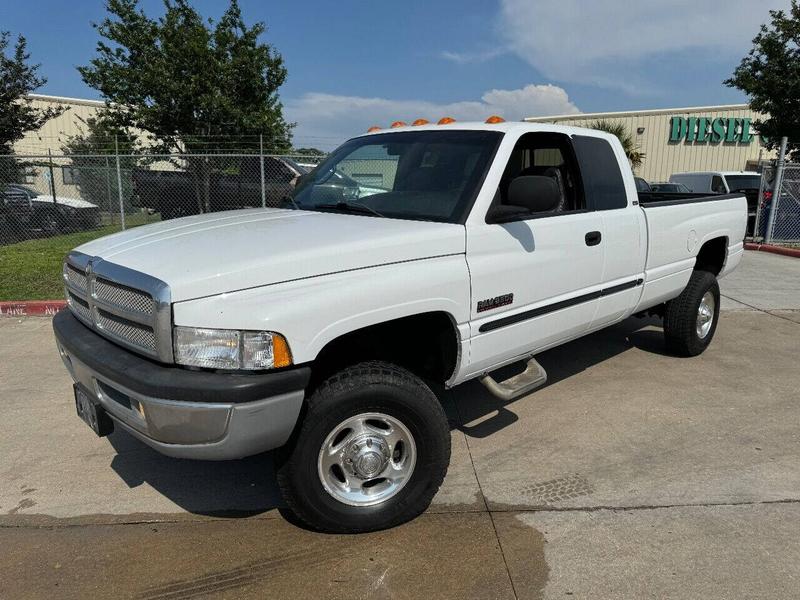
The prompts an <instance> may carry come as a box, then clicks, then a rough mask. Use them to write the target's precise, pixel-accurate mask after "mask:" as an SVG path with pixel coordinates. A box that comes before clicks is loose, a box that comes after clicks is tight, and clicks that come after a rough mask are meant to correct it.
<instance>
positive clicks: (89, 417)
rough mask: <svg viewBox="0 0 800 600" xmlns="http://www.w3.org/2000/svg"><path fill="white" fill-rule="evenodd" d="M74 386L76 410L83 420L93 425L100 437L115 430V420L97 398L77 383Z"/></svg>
mask: <svg viewBox="0 0 800 600" xmlns="http://www.w3.org/2000/svg"><path fill="white" fill-rule="evenodd" d="M72 387H73V390H74V392H75V410H76V411H77V412H78V416H79V417H80V418H81V419H82V420H83V422H84V423H86V424H87V425H88V426H89V427H91V428H92V431H94V432H95V433H96V434H97V436H98V437H105V436H107V435H108V434H110V433H111V432H112V431H114V421H112V420H111V417H109V416H108V414H107V413H106V411H105V409H103V407H102V406H101V405H100V403H99V402H98V401H97V399H95V397H94V396H93V395H92V394H91V393H90V392H88V391H87V390H86V389H85V388H84V387H83V386H81V385H78V384H77V383H76V384H74V385H73V386H72Z"/></svg>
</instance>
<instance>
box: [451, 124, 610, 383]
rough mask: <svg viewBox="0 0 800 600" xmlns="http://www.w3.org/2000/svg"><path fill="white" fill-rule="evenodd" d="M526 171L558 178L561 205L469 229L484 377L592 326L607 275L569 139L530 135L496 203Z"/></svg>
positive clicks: (475, 334) (475, 330) (594, 216)
mask: <svg viewBox="0 0 800 600" xmlns="http://www.w3.org/2000/svg"><path fill="white" fill-rule="evenodd" d="M521 175H544V176H550V177H554V178H556V179H557V180H558V184H559V187H560V189H561V193H562V195H563V201H562V202H561V203H560V205H559V206H558V207H557V209H556V210H553V211H550V212H547V213H538V214H529V215H525V216H522V217H520V218H519V220H516V221H514V222H508V223H499V224H493V223H480V224H478V225H474V226H470V227H469V229H468V232H467V263H468V265H469V270H470V276H471V280H472V304H471V322H470V330H471V344H470V366H469V369H468V371H469V372H468V374H467V376H470V375H475V374H479V373H482V372H486V371H487V370H491V369H492V368H495V367H498V366H500V365H502V364H507V363H509V362H512V361H513V360H516V359H518V358H521V357H524V356H526V355H530V354H532V353H535V352H537V351H540V350H542V349H545V348H547V347H549V346H552V345H555V344H557V343H558V342H560V341H562V340H565V339H568V338H574V337H577V336H579V335H581V334H582V333H584V332H586V331H588V329H589V327H590V325H591V323H592V320H593V318H594V315H595V311H596V310H597V303H598V298H599V295H600V292H599V290H600V285H601V281H602V273H603V260H604V256H603V252H604V248H603V244H602V234H603V224H602V220H601V218H600V216H599V215H598V213H597V212H595V211H594V210H588V209H587V208H586V202H585V198H584V194H583V186H582V182H581V179H580V173H579V170H578V168H577V160H576V158H575V153H574V150H573V148H572V142H571V140H570V138H569V137H568V136H566V135H563V134H553V133H529V134H525V135H523V136H522V137H520V139H519V141H518V142H517V145H516V147H515V148H514V151H513V152H512V154H511V157H510V159H509V163H508V165H507V167H506V170H505V173H504V175H503V178H502V179H501V183H500V186H499V189H498V190H497V194H496V196H495V201H494V202H495V203H501V204H502V203H505V202H506V201H507V190H508V185H509V183H510V181H511V180H512V179H513V178H514V177H518V176H521Z"/></svg>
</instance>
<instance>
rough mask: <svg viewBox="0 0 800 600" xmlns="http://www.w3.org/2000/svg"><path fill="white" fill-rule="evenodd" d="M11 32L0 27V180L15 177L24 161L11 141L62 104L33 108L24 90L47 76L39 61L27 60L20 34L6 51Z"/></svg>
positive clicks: (61, 109) (54, 114)
mask: <svg viewBox="0 0 800 600" xmlns="http://www.w3.org/2000/svg"><path fill="white" fill-rule="evenodd" d="M10 38H11V35H10V34H9V33H8V32H7V31H0V184H2V183H12V182H17V181H19V178H20V177H21V176H22V171H23V170H24V166H25V165H24V164H23V163H21V162H19V161H18V160H17V159H15V158H14V157H13V154H14V143H15V142H17V141H19V140H21V139H22V138H23V137H24V136H25V133H26V132H28V131H36V130H37V129H39V128H41V126H42V125H44V124H45V123H46V122H47V121H49V120H50V119H52V118H53V117H57V116H58V115H60V114H61V113H63V112H64V110H65V108H64V107H51V108H46V109H41V108H35V107H34V106H33V104H32V102H31V101H30V99H29V98H28V94H30V93H31V92H33V91H34V90H36V89H38V88H40V87H41V86H43V85H44V84H45V83H47V79H45V78H44V77H40V76H39V75H38V70H39V67H40V66H41V65H38V64H35V65H31V64H29V63H28V61H29V60H30V57H31V55H30V54H29V53H28V50H27V44H26V42H25V38H24V37H23V36H21V35H20V36H17V43H16V44H15V45H14V49H13V51H12V52H11V53H10V55H7V50H8V47H9V42H10Z"/></svg>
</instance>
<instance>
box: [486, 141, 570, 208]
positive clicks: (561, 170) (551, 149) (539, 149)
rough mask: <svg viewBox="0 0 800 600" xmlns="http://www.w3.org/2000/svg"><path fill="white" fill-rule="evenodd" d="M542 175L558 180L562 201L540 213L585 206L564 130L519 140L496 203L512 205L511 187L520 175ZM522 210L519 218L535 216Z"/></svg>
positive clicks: (501, 183)
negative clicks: (509, 198)
mask: <svg viewBox="0 0 800 600" xmlns="http://www.w3.org/2000/svg"><path fill="white" fill-rule="evenodd" d="M527 175H538V176H543V177H549V178H551V179H553V181H554V182H555V183H556V186H557V188H558V192H559V197H560V199H559V202H558V204H557V205H556V207H555V208H554V209H553V210H551V211H549V212H546V213H537V215H538V216H554V215H557V214H562V213H568V212H574V211H577V210H583V209H584V208H585V203H584V198H583V187H582V185H581V178H580V176H579V174H578V167H577V160H576V158H575V153H574V151H573V149H572V143H571V142H570V139H569V137H568V136H566V135H563V134H560V133H526V134H525V135H523V136H521V137H520V138H519V140H518V141H517V144H516V146H514V150H513V151H512V152H511V156H510V158H509V160H508V164H507V165H506V168H505V171H504V172H503V176H502V178H501V179H500V185H499V186H498V189H497V196H496V197H495V204H499V205H500V206H501V207H502V206H509V202H508V189H509V187H510V185H511V182H512V181H513V180H514V179H516V178H517V177H524V176H527ZM531 216H532V215H531V214H530V213H520V214H519V219H525V218H531Z"/></svg>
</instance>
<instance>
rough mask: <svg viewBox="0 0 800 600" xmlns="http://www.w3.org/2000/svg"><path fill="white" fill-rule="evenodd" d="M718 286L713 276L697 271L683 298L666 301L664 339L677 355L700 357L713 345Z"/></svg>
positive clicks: (716, 321) (716, 320) (717, 308)
mask: <svg viewBox="0 0 800 600" xmlns="http://www.w3.org/2000/svg"><path fill="white" fill-rule="evenodd" d="M719 301H720V297H719V284H718V283H717V278H716V277H715V276H714V274H713V273H709V272H708V271H694V272H693V273H692V276H691V278H690V279H689V283H688V284H687V285H686V288H685V289H684V290H683V292H681V295H680V296H678V297H677V298H674V299H673V300H670V301H669V302H667V306H666V310H665V311H664V338H665V341H666V345H667V349H668V350H669V351H670V352H672V353H673V354H677V355H678V356H697V355H698V354H701V353H702V352H703V351H704V350H705V349H706V348H707V347H708V345H709V344H710V343H711V340H712V339H713V338H714V333H715V332H716V330H717V323H718V322H719Z"/></svg>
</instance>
